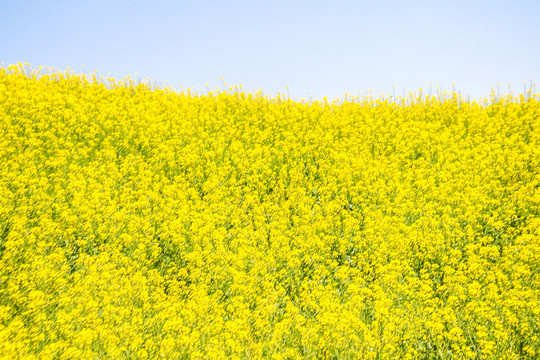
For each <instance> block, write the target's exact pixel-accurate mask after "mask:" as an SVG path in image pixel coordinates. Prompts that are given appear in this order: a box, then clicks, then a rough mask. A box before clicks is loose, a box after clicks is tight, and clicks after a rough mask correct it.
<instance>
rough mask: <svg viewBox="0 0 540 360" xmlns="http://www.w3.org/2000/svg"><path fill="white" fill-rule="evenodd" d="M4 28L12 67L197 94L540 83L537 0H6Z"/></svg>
mask: <svg viewBox="0 0 540 360" xmlns="http://www.w3.org/2000/svg"><path fill="white" fill-rule="evenodd" d="M0 33H1V34H2V35H3V36H2V41H0V63H3V64H4V66H7V65H10V64H14V63H17V62H27V63H29V64H30V66H31V67H32V68H37V67H38V66H40V65H42V66H47V67H54V68H56V69H59V70H66V69H67V68H68V67H70V68H71V70H73V71H74V72H76V73H92V72H93V71H95V70H97V72H98V73H99V74H102V75H104V76H106V75H109V76H111V77H114V78H116V79H121V78H123V77H125V76H127V75H131V76H132V78H134V79H136V80H139V79H140V80H146V79H148V80H149V81H150V82H151V83H152V84H155V85H158V86H170V87H172V88H174V89H176V90H179V91H180V90H182V89H187V88H190V89H192V91H196V92H198V93H206V92H208V91H214V90H217V89H224V88H227V87H229V86H231V85H237V86H239V85H242V87H243V89H245V90H247V91H257V90H262V91H263V93H264V94H267V95H275V94H277V93H278V92H280V93H282V94H288V95H289V96H290V97H292V98H298V99H300V98H302V99H320V98H322V97H325V96H326V97H328V98H329V99H336V98H343V96H344V95H345V94H349V95H352V96H357V95H358V96H364V95H368V94H371V95H373V96H378V95H379V94H383V95H396V96H399V95H403V94H405V93H408V92H409V91H410V90H412V91H416V92H417V91H419V89H420V88H422V89H423V92H424V93H430V92H431V93H432V94H436V92H437V91H452V90H453V89H455V90H456V91H459V92H461V93H462V94H463V95H464V96H470V97H471V98H473V99H481V98H483V97H485V96H488V95H489V94H490V92H491V90H495V91H498V92H500V93H501V94H505V93H509V92H512V93H514V94H520V93H523V92H524V90H528V89H530V88H531V86H532V84H533V83H534V82H535V81H539V79H540V1H538V0H529V1H524V0H508V1H493V0H491V1H475V0H466V1H462V0H453V1H435V0H431V1H384V0H381V1H361V0H359V1H341V0H332V1H322V0H309V1H308V0H306V1H304V0H299V1H294V0H285V1H281V0H272V1H268V0H266V1H257V0H251V1H240V0H228V1H210V0H208V1H204V0H199V1H195V0H193V1H181V0H179V1H164V0H152V1H140V0H137V1H134V0H132V1H121V0H114V1H112V0H105V1H102V0H93V1H84V0H79V1H72V0H69V1H63V0H55V1H25V0H19V1H7V0H0ZM453 84H455V85H453ZM497 84H499V85H497ZM497 87H498V90H497Z"/></svg>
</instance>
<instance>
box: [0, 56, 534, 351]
mask: <svg viewBox="0 0 540 360" xmlns="http://www.w3.org/2000/svg"><path fill="white" fill-rule="evenodd" d="M395 100H396V101H390V100H389V99H386V100H385V99H380V100H375V99H371V98H353V97H349V98H346V99H345V100H342V101H333V102H332V101H327V100H325V99H323V100H318V101H312V102H305V101H293V100H291V99H289V98H287V97H283V96H276V97H269V96H264V95H263V94H262V93H247V92H243V91H242V90H240V89H237V88H231V89H229V90H226V91H216V92H212V93H209V94H205V95H198V94H193V93H190V92H189V91H186V92H183V93H178V92H175V91H173V90H171V89H167V88H155V87H151V86H149V85H148V84H146V83H140V84H137V83H135V82H133V81H131V80H129V79H124V80H123V81H114V80H113V79H104V78H100V77H97V76H96V75H76V74H73V73H70V72H50V71H45V70H43V71H42V72H41V73H38V72H31V73H30V72H29V71H28V70H26V69H25V68H24V67H23V65H22V64H19V65H13V66H8V67H3V68H0V359H7V360H13V359H229V358H230V359H275V360H277V359H538V357H539V356H540V339H539V337H540V217H539V214H540V212H539V205H540V127H539V125H540V119H539V117H540V103H539V100H540V98H539V97H538V96H537V94H535V93H533V92H532V91H531V92H529V93H528V94H523V95H520V96H516V97H512V96H502V97H496V96H494V95H493V96H492V97H491V98H489V99H486V100H485V101H479V102H474V101H464V99H462V98H461V97H460V96H459V94H455V93H442V94H439V95H438V96H429V95H425V94H424V95H413V94H411V95H410V96H409V97H407V98H400V99H395Z"/></svg>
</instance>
